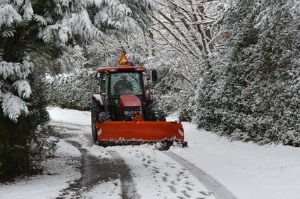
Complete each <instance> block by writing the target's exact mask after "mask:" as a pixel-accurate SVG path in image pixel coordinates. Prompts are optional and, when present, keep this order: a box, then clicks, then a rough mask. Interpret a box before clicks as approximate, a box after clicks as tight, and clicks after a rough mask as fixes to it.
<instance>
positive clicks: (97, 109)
mask: <svg viewBox="0 0 300 199" xmlns="http://www.w3.org/2000/svg"><path fill="white" fill-rule="evenodd" d="M102 111H103V108H101V106H100V105H99V104H97V103H96V102H95V101H94V100H93V103H92V110H91V123H92V138H93V141H94V143H97V132H96V121H98V120H99V114H100V113H101V112H102Z"/></svg>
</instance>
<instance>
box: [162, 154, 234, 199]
mask: <svg viewBox="0 0 300 199" xmlns="http://www.w3.org/2000/svg"><path fill="white" fill-rule="evenodd" d="M162 153H164V154H165V155H167V156H169V157H170V158H172V159H173V160H174V161H175V162H177V163H178V164H180V165H181V166H183V167H184V168H185V169H187V170H188V171H189V172H190V173H191V174H192V175H193V176H194V177H195V178H197V179H198V180H199V181H200V182H201V183H202V184H203V185H204V186H205V187H206V188H207V189H208V190H209V191H211V192H213V195H214V196H215V198H216V199H238V198H237V197H236V196H235V195H234V194H233V193H231V192H230V191H229V190H228V189H227V188H226V187H225V186H223V185H222V184H221V183H219V182H218V181H217V180H216V179H214V178H213V177H212V176H210V175H208V174H207V173H206V172H204V171H203V170H201V169H200V168H198V167H196V166H195V165H193V164H192V163H190V162H188V161H187V160H185V159H184V158H182V157H180V156H178V155H176V154H174V153H172V152H168V151H162Z"/></svg>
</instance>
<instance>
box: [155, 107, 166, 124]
mask: <svg viewBox="0 0 300 199" xmlns="http://www.w3.org/2000/svg"><path fill="white" fill-rule="evenodd" d="M153 117H154V118H153V119H154V121H162V122H165V121H166V114H165V112H164V111H162V110H155V111H153Z"/></svg>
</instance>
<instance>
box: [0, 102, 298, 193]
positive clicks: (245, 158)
mask: <svg viewBox="0 0 300 199" xmlns="http://www.w3.org/2000/svg"><path fill="white" fill-rule="evenodd" d="M48 110H49V112H50V115H51V118H52V123H53V124H55V122H57V124H59V123H62V122H65V123H66V126H68V125H69V126H70V127H72V124H75V125H73V128H72V129H68V128H66V129H62V133H70V134H79V136H78V137H75V138H70V139H71V140H72V139H73V140H76V141H77V142H80V143H81V144H82V145H83V147H84V148H85V149H86V150H87V151H88V152H90V153H91V154H92V155H95V156H97V157H99V158H109V154H108V153H107V152H108V151H116V152H118V153H119V154H120V155H121V156H122V158H123V159H124V161H125V162H126V164H127V165H128V166H129V167H130V168H131V172H132V176H133V180H134V182H135V184H136V188H137V193H138V195H140V196H141V198H142V199H144V198H149V199H150V198H151V199H152V198H170V199H171V198H178V197H182V198H188V197H190V198H197V197H199V198H200V197H202V198H207V199H210V198H211V199H212V198H214V197H213V195H211V194H210V192H209V190H207V189H206V188H205V187H204V186H203V185H202V184H201V183H200V182H199V181H198V180H197V179H196V178H195V177H194V176H192V175H190V173H189V171H188V170H185V169H184V168H182V167H181V166H180V165H178V164H177V163H176V162H174V161H172V160H171V159H170V158H169V157H168V156H166V155H164V154H163V153H161V152H159V151H158V150H155V149H154V147H153V146H149V145H142V146H118V147H108V148H102V147H99V146H95V145H93V144H92V142H91V138H90V136H91V132H90V113H89V112H84V111H76V110H67V109H60V108H53V107H51V108H49V109H48ZM174 119H176V118H169V120H174ZM183 125H184V130H185V136H186V140H187V141H188V144H189V147H188V148H185V149H182V148H178V147H172V148H171V149H170V151H172V152H173V153H176V154H178V155H180V156H181V157H183V158H185V159H186V160H188V161H189V162H191V163H193V164H194V165H196V166H197V167H199V168H201V169H202V170H204V171H205V172H207V173H208V174H209V175H211V176H213V177H214V178H215V179H217V180H218V181H219V182H220V183H221V184H223V185H224V186H226V187H227V188H228V189H229V190H230V191H231V192H233V193H234V194H235V195H236V196H237V197H238V198H239V199H298V198H299V197H300V189H299V185H300V177H299V176H300V150H299V148H293V147H289V146H282V145H267V146H258V145H256V144H253V143H242V142H231V141H229V140H228V139H226V138H223V137H219V136H217V135H215V134H213V133H211V132H207V131H203V130H198V129H196V127H195V125H193V124H190V123H183ZM58 144H59V146H60V147H59V149H58V151H57V153H56V156H55V157H54V158H50V159H48V160H47V161H46V162H45V163H44V164H43V165H44V167H45V172H44V175H40V176H35V177H30V178H26V179H20V180H18V181H17V182H15V183H12V184H5V185H4V184H0V199H6V198H14V199H17V198H22V199H35V198H37V199H41V198H56V197H58V196H59V194H60V190H62V189H64V188H66V187H68V183H69V182H72V181H74V180H75V179H78V178H80V176H81V175H80V173H79V171H78V169H76V167H74V165H75V166H76V165H77V166H78V165H80V161H79V159H78V158H79V156H80V153H79V151H78V149H77V148H75V147H73V146H72V145H71V144H69V143H68V142H66V141H64V140H61V141H60V142H59V143H58ZM70 161H72V164H70ZM120 190H121V188H120V181H119V180H112V181H110V182H105V183H101V184H99V185H97V186H95V187H93V188H92V189H91V190H90V191H89V192H84V193H82V197H84V198H99V197H100V198H120V195H119V193H120ZM201 194H202V195H201Z"/></svg>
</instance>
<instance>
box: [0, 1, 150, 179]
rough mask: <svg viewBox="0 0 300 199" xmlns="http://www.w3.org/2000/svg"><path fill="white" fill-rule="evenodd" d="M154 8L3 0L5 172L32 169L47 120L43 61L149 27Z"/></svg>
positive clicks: (0, 147) (0, 79)
mask: <svg viewBox="0 0 300 199" xmlns="http://www.w3.org/2000/svg"><path fill="white" fill-rule="evenodd" d="M152 8H153V2H152V1H151V0H143V1H139V0H136V1H130V2H127V1H122V0H112V1H102V0H101V1H100V0H78V1H74V0H45V1H42V0H18V1H11V0H1V2H0V44H1V45H0V119H1V120H0V123H1V125H0V128H1V129H0V130H1V131H0V136H1V139H0V175H2V174H3V175H4V174H7V175H15V174H19V173H26V172H28V170H30V167H31V166H30V165H31V164H30V158H29V155H28V152H29V149H30V146H29V143H31V141H32V139H33V138H34V137H35V134H34V132H35V131H36V130H37V128H38V126H39V125H43V124H44V123H45V121H47V114H46V110H45V103H46V101H45V100H42V98H44V96H43V92H36V89H40V87H41V86H42V84H41V83H40V82H39V81H38V78H40V77H39V75H41V74H43V71H41V70H44V69H47V66H43V65H40V64H41V63H45V60H53V59H54V60H55V59H58V58H60V57H62V56H63V52H62V49H66V46H67V45H74V44H80V43H83V42H86V41H92V40H101V37H102V36H103V35H104V34H116V35H117V34H121V33H124V32H130V31H133V30H135V29H137V28H138V27H139V26H146V25H147V24H148V23H150V20H149V19H150V16H151V12H152ZM79 62H81V60H80V61H79ZM61 63H62V64H61V65H64V64H66V63H68V60H67V59H61ZM44 65H48V64H44ZM44 72H45V71H44ZM37 74H38V75H37ZM30 83H31V84H30ZM18 149H22V152H20V150H18ZM19 152H20V153H19ZM2 172H4V173H2Z"/></svg>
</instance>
